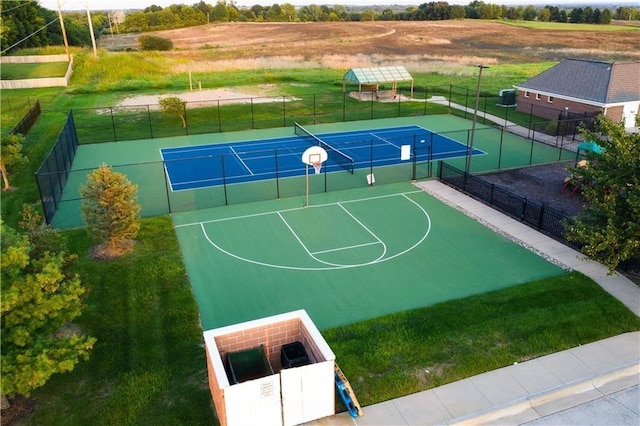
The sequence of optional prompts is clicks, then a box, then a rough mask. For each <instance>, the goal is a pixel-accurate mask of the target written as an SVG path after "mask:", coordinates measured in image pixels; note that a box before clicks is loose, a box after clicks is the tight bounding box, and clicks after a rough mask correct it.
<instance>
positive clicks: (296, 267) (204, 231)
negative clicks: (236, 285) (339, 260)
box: [176, 191, 431, 271]
mask: <svg viewBox="0 0 640 426" xmlns="http://www.w3.org/2000/svg"><path fill="white" fill-rule="evenodd" d="M415 193H424V191H411V192H405V193H399V194H389V195H384V196H379V197H370V198H364V199H359V200H353V201H354V202H358V201H366V200H373V199H378V198H385V197H389V196H396V195H400V196H402V197H404V198H405V199H406V200H408V201H409V202H411V203H413V204H414V205H415V206H416V207H418V209H420V210H421V211H422V213H423V214H424V216H425V218H426V220H427V227H426V229H425V231H424V234H423V235H422V237H421V238H420V239H419V240H418V241H417V242H416V243H415V244H413V245H412V246H410V247H408V248H407V249H406V250H403V251H401V252H398V253H396V254H394V255H392V256H389V257H387V258H384V259H379V260H377V261H375V262H368V263H361V264H352V265H342V266H333V267H332V266H328V265H327V266H317V267H313V266H312V267H302V266H289V265H278V264H273V263H266V262H260V261H257V260H253V259H248V258H244V257H241V256H238V255H237V254H235V253H231V252H229V251H227V250H225V249H223V248H222V247H220V246H218V245H217V244H216V243H215V242H214V241H213V240H212V239H211V238H210V237H209V235H208V234H207V230H206V229H205V227H204V225H205V223H204V222H201V223H197V224H196V225H200V230H201V231H202V233H203V235H204V237H205V239H206V240H207V241H208V242H209V244H211V245H212V246H213V247H215V248H216V249H217V250H218V251H220V252H221V253H224V254H226V255H228V256H230V257H232V258H234V259H237V260H241V261H243V262H247V263H251V264H254V265H259V266H265V267H268V268H274V269H286V270H293V271H327V270H335V269H350V268H359V267H362V266H369V265H373V264H377V263H382V262H386V261H387V260H392V259H395V258H396V257H399V256H403V255H404V254H406V253H408V252H410V251H411V250H413V249H414V248H416V247H418V246H419V245H420V244H422V242H423V241H424V240H425V239H426V238H427V236H428V235H429V233H430V232H431V217H429V214H428V213H427V211H426V210H425V209H424V208H423V207H422V206H421V205H420V204H418V202H416V201H414V200H412V199H411V198H409V197H408V194H415ZM335 204H338V203H332V204H324V206H331V205H335ZM294 210H300V209H289V210H283V211H294ZM273 213H274V212H271V213H261V214H257V215H247V216H238V217H237V218H241V217H252V216H259V215H264V214H273ZM275 213H278V214H279V212H275ZM211 222H217V221H211ZM178 226H179V225H178ZM178 226H176V227H178ZM303 246H304V245H303Z"/></svg>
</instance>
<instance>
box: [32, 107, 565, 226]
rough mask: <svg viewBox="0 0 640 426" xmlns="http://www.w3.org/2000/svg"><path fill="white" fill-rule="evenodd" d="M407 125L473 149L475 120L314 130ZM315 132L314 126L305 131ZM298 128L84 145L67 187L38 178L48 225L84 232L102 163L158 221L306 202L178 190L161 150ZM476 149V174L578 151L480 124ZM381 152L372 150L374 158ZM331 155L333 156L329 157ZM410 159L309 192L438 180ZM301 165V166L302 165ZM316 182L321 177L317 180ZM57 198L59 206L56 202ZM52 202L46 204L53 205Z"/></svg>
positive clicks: (262, 192) (259, 190) (276, 191)
mask: <svg viewBox="0 0 640 426" xmlns="http://www.w3.org/2000/svg"><path fill="white" fill-rule="evenodd" d="M407 125H416V126H421V127H423V128H425V129H430V130H432V131H433V132H436V133H438V134H441V135H442V136H445V137H447V138H450V139H452V140H455V141H458V142H460V143H461V144H463V145H465V144H467V142H468V140H469V128H470V122H469V121H468V120H464V119H462V118H459V117H455V116H451V115H438V116H421V117H405V118H393V119H383V120H372V121H360V122H357V121H356V122H349V123H336V124H324V125H317V126H313V127H312V128H311V129H310V130H311V131H313V132H314V133H317V134H327V133H336V132H344V131H354V130H358V131H360V130H369V129H374V128H383V127H399V126H407ZM306 127H310V126H306ZM293 134H294V133H293V129H292V128H282V129H269V130H260V131H259V132H257V131H246V132H235V133H224V134H206V135H193V136H177V137H167V138H155V139H147V140H136V141H122V142H113V143H102V144H93V145H82V144H81V145H80V146H79V147H78V149H77V153H76V155H75V158H74V160H73V165H72V167H71V170H64V171H63V172H64V182H66V185H64V186H62V185H59V183H63V184H64V182H62V181H61V180H60V176H62V175H60V172H59V171H56V172H53V173H42V174H39V176H38V180H39V181H42V184H43V185H45V184H46V185H49V186H46V185H45V186H43V188H45V189H46V188H53V186H51V182H54V183H55V185H56V186H55V188H56V191H57V192H55V194H56V196H55V199H54V198H52V197H50V196H49V193H50V192H51V191H48V192H47V191H43V192H42V193H41V196H42V200H43V203H49V204H50V205H51V206H53V207H54V208H53V209H51V215H52V217H49V216H48V217H47V219H48V220H49V221H50V222H51V223H52V225H53V226H54V227H58V228H71V227H77V226H82V225H83V223H82V218H81V215H80V209H79V206H80V204H81V203H80V202H81V200H80V196H79V193H78V188H79V186H80V185H82V184H83V183H84V182H86V179H87V175H88V174H90V173H91V172H92V171H93V170H94V169H95V168H97V167H99V166H100V165H101V164H102V163H106V164H108V165H110V166H112V168H113V170H114V171H116V172H120V173H124V174H125V175H126V176H127V178H128V179H129V180H130V181H131V182H132V183H134V184H136V185H138V199H139V201H140V204H141V206H142V212H141V214H142V216H147V217H148V216H155V215H160V214H166V213H176V212H185V211H190V210H197V209H207V208H212V207H220V206H227V205H234V204H240V203H247V202H255V201H265V200H274V199H283V198H288V197H296V196H303V195H304V194H305V180H304V177H303V176H302V177H282V176H276V178H275V179H268V180H261V181H252V182H244V183H232V184H231V183H228V182H227V183H226V184H223V185H219V186H215V187H208V188H200V189H193V190H188V191H172V190H171V185H170V182H169V180H168V178H167V175H166V172H165V163H164V162H163V161H162V158H161V155H160V150H161V149H163V148H172V147H187V146H194V145H211V144H217V143H227V144H228V143H231V142H238V141H259V140H265V139H269V138H281V137H291V136H293ZM426 142H427V141H425V143H424V144H422V143H419V144H417V145H416V152H415V155H417V156H422V157H427V158H428V157H429V155H430V152H428V151H426V152H425V150H428V147H429V146H430V144H429V143H426ZM475 147H476V148H478V149H481V150H482V151H484V152H486V153H487V155H482V156H479V157H477V158H476V159H474V162H473V169H474V170H473V172H476V171H484V170H495V169H499V168H506V167H516V166H522V165H528V164H537V163H544V162H550V161H557V160H559V159H561V158H564V159H572V158H574V157H575V153H571V152H570V151H566V150H562V149H558V148H555V147H551V146H547V145H544V144H538V143H533V142H531V141H527V140H526V139H523V138H521V137H518V136H515V135H512V134H510V133H508V132H505V131H503V130H499V129H496V128H491V127H486V126H478V128H477V129H476V138H475ZM379 154H381V153H379V152H377V151H376V149H375V147H374V152H373V157H375V158H377V157H378V156H379ZM268 155H270V158H272V160H273V161H272V162H273V163H274V165H275V163H276V162H279V161H280V160H282V159H281V158H278V155H274V152H273V150H272V152H270V153H269V154H268ZM329 155H331V154H329ZM449 161H450V162H451V164H452V165H453V166H454V167H458V168H463V167H464V158H459V159H452V160H449ZM410 163H412V162H411V161H408V162H405V163H403V164H399V165H377V164H373V165H372V166H371V167H364V168H356V169H355V170H354V173H353V174H351V173H327V174H326V175H325V174H324V173H323V174H322V176H313V178H314V179H311V181H310V188H309V190H310V193H311V194H317V193H322V192H330V191H339V190H344V189H356V188H365V187H367V186H369V184H368V179H367V176H368V175H370V174H373V175H375V182H376V185H384V184H388V183H397V182H409V181H411V180H412V179H428V178H432V177H434V168H433V167H434V164H433V161H416V162H415V164H410ZM300 165H302V163H300ZM316 178H317V179H316ZM52 200H53V201H55V203H54V204H52ZM49 204H47V205H49Z"/></svg>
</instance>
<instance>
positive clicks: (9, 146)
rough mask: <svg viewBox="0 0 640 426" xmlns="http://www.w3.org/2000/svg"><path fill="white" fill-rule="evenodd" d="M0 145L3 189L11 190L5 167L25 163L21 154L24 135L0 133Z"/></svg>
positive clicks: (0, 170) (25, 159)
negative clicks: (0, 135)
mask: <svg viewBox="0 0 640 426" xmlns="http://www.w3.org/2000/svg"><path fill="white" fill-rule="evenodd" d="M1 138H2V140H1V142H0V145H1V147H2V149H1V150H0V174H1V175H2V180H3V182H4V187H3V188H2V190H3V191H11V190H12V189H14V188H12V187H11V186H10V185H9V172H8V171H7V167H11V166H17V165H19V164H22V163H25V162H26V161H28V160H27V158H26V157H25V156H24V155H22V143H23V142H24V136H22V135H21V134H15V135H2V137H1Z"/></svg>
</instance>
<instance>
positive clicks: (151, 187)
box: [36, 114, 437, 228]
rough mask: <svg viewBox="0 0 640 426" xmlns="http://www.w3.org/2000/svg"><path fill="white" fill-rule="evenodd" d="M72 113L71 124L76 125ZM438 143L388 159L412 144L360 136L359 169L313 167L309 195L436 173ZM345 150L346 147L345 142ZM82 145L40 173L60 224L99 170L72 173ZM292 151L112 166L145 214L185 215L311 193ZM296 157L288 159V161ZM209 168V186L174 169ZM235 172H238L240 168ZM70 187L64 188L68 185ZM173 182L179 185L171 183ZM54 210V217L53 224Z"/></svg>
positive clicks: (64, 139)
mask: <svg viewBox="0 0 640 426" xmlns="http://www.w3.org/2000/svg"><path fill="white" fill-rule="evenodd" d="M72 123H73V116H72V115H71V114H70V115H69V120H68V124H69V125H72ZM431 142H432V141H431V140H422V139H418V138H416V137H414V138H413V141H412V142H411V143H410V146H411V151H412V152H411V159H410V160H407V161H404V162H400V159H399V158H398V159H390V158H389V148H388V144H389V143H391V144H397V145H399V144H401V143H405V144H406V143H407V140H406V139H405V137H403V138H397V139H396V138H387V139H386V142H385V143H381V142H380V140H378V139H376V138H371V139H362V140H353V141H350V142H348V144H347V145H346V149H349V150H357V151H359V152H360V154H361V155H360V156H359V158H358V162H357V163H356V164H355V169H348V170H345V167H344V166H342V165H340V164H339V161H338V162H337V161H332V156H331V153H330V155H329V161H328V162H327V163H325V165H324V166H323V167H322V173H320V175H315V173H314V171H313V170H309V171H308V172H309V186H308V188H309V193H310V194H319V193H323V192H329V191H340V190H345V189H355V188H364V187H367V186H370V185H373V184H374V181H375V184H388V183H398V182H409V181H411V180H416V179H428V178H431V177H432V173H433V170H432V167H433V166H432V165H433V164H435V163H434V159H435V158H437V157H436V155H437V154H435V153H434V152H433V148H432V147H433V145H432V143H431ZM341 147H345V145H342V146H341ZM76 148H77V141H76V140H75V139H74V138H73V134H71V135H67V134H65V133H63V134H62V135H61V137H60V138H59V140H58V142H57V143H56V146H55V147H54V149H53V150H52V151H51V153H50V154H49V156H48V157H47V160H46V161H45V164H43V166H42V167H41V168H40V170H38V172H37V173H36V179H37V181H38V187H39V189H40V195H41V198H42V204H43V208H44V210H45V218H46V220H47V223H50V224H53V225H54V226H56V227H60V228H71V227H77V226H82V219H81V215H80V206H81V203H82V198H81V196H80V194H79V191H78V189H77V188H79V187H80V186H81V185H82V184H83V183H85V182H86V180H87V176H88V175H89V174H91V173H92V172H93V170H94V168H91V169H79V170H73V171H70V167H69V166H70V163H71V160H72V159H73V155H74V154H75V149H76ZM238 155H242V156H244V157H245V158H254V159H255V158H259V160H260V165H259V169H258V168H255V169H254V172H255V179H254V180H251V181H248V180H247V176H246V175H243V176H239V175H238V172H237V167H238V166H237V164H238ZM292 155H295V156H296V158H298V156H297V154H292V151H291V148H290V147H287V146H283V147H282V148H276V149H266V150H265V149H260V150H255V151H243V152H239V153H229V154H216V155H207V156H193V157H189V158H182V159H173V160H164V161H154V162H146V163H132V164H123V165H112V169H113V171H114V172H118V173H122V174H124V175H126V176H127V179H128V180H129V181H131V182H132V183H133V184H134V185H137V187H138V202H139V204H140V206H141V216H143V217H150V216H157V215H162V214H167V213H176V212H185V211H192V210H199V209H206V208H212V207H221V206H226V205H234V204H241V203H251V202H256V201H266V200H273V199H279V198H290V197H300V196H304V195H305V191H306V182H305V179H306V175H305V169H304V167H305V166H304V165H303V164H302V163H301V162H299V161H296V162H295V165H293V163H292V162H291V161H290V159H291V156H292ZM285 159H289V161H285ZM174 168H180V169H181V170H207V171H211V172H207V177H206V179H207V180H208V181H209V185H208V186H206V185H205V186H202V187H195V186H191V184H189V185H187V186H185V187H181V184H180V183H177V184H176V182H171V176H170V175H169V174H168V173H169V170H170V169H174ZM233 170H235V174H234V172H233ZM65 185H66V187H67V189H66V190H65V191H64V194H63V193H62V189H63V188H64V187H65ZM172 185H173V187H172ZM54 214H55V221H54Z"/></svg>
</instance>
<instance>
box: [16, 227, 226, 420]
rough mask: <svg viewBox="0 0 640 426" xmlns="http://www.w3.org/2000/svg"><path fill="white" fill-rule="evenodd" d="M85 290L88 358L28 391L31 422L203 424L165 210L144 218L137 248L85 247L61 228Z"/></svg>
mask: <svg viewBox="0 0 640 426" xmlns="http://www.w3.org/2000/svg"><path fill="white" fill-rule="evenodd" d="M67 235H68V237H69V241H70V245H71V246H72V247H70V248H71V249H72V250H73V251H74V252H76V253H79V254H80V259H79V261H78V262H77V264H76V265H75V267H76V272H78V273H79V274H80V276H81V279H82V282H83V283H84V285H85V286H86V287H87V289H88V297H87V299H86V309H85V311H84V313H83V315H82V316H81V317H80V319H79V323H80V325H81V326H82V329H83V330H84V331H85V332H86V333H88V334H89V335H92V336H95V337H96V338H97V339H98V341H97V343H96V345H95V347H94V349H93V351H92V352H91V354H90V359H89V360H88V361H86V362H81V363H80V364H78V365H77V367H76V368H75V370H74V371H72V372H71V373H69V374H61V375H56V376H54V377H53V378H52V379H51V380H50V381H49V382H48V383H47V384H46V386H44V387H43V388H41V389H38V390H36V392H34V397H35V399H36V409H35V411H34V413H33V414H32V415H31V416H30V417H29V418H28V419H27V422H26V424H33V425H36V424H38V425H43V424H49V425H54V424H58V425H62V424H66V425H81V424H91V425H116V424H118V425H126V424H129V425H131V424H145V425H152V424H155V425H170V424H175V425H177V424H190V425H211V424H215V417H214V412H213V409H212V403H211V395H210V392H209V389H208V383H207V373H206V359H205V351H204V348H203V346H202V329H201V327H200V323H199V314H198V309H197V306H196V303H195V300H194V298H193V296H192V294H191V287H190V285H189V282H188V279H187V276H186V271H185V269H184V266H183V263H182V258H181V254H180V248H179V246H178V241H177V238H176V236H175V233H174V232H173V229H172V222H171V219H170V218H169V217H167V216H165V217H161V218H154V219H146V220H143V221H142V228H141V231H140V234H139V238H138V242H137V243H136V246H135V252H134V253H132V254H130V255H126V256H124V257H123V258H121V259H119V260H115V261H105V262H98V261H95V260H92V259H91V258H90V257H89V256H88V255H87V253H88V251H89V248H90V246H91V242H90V241H88V239H87V236H86V231H84V230H76V231H70V232H68V233H67Z"/></svg>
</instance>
